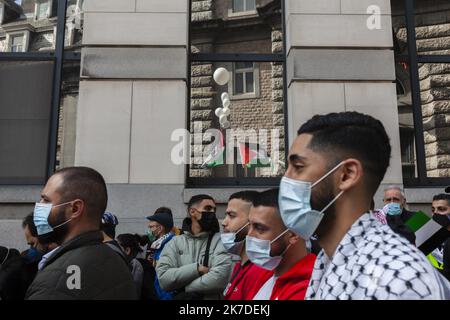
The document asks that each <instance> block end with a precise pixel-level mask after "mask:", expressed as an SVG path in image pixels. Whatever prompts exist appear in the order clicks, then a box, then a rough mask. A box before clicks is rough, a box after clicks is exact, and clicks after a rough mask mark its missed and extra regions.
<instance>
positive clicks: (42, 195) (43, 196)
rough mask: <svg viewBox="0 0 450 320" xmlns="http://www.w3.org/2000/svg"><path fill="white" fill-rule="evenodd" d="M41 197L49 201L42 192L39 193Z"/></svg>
mask: <svg viewBox="0 0 450 320" xmlns="http://www.w3.org/2000/svg"><path fill="white" fill-rule="evenodd" d="M41 199H44V200H47V201H49V200H50V199H49V198H48V197H47V196H46V195H45V194H43V193H41Z"/></svg>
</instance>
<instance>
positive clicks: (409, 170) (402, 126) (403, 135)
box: [395, 63, 417, 178]
mask: <svg viewBox="0 0 450 320" xmlns="http://www.w3.org/2000/svg"><path fill="white" fill-rule="evenodd" d="M395 70H396V77H397V79H396V82H397V105H398V119H399V130H400V146H401V160H402V173H403V178H416V177H417V170H416V169H417V168H416V149H415V135H414V132H415V128H414V113H413V105H412V99H411V80H410V73H409V66H408V64H407V63H397V64H396V66H395Z"/></svg>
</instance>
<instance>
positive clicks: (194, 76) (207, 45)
mask: <svg viewBox="0 0 450 320" xmlns="http://www.w3.org/2000/svg"><path fill="white" fill-rule="evenodd" d="M191 10H192V16H191V21H192V23H202V22H206V21H209V20H212V19H213V17H214V5H213V1H212V0H192V7H191ZM194 41H195V40H194ZM212 50H213V43H212V40H211V41H203V42H202V43H201V44H199V45H197V44H195V43H194V45H193V46H191V52H192V53H198V52H211V51H212ZM213 72H214V65H213V64H212V63H204V62H195V63H193V64H192V66H191V102H190V103H191V106H190V107H191V112H190V119H191V122H190V123H191V127H190V130H191V132H192V133H193V134H194V135H193V139H192V141H191V146H192V149H191V160H192V163H191V165H190V166H189V176H190V177H195V178H205V177H210V176H211V174H212V169H211V168H208V167H202V164H203V157H202V155H203V154H204V153H205V154H206V151H207V150H209V149H210V148H209V149H206V148H208V147H207V146H206V145H209V144H211V138H210V137H207V136H206V135H205V134H204V132H205V131H206V130H208V129H210V128H212V127H213V119H214V117H215V115H214V110H215V108H217V106H216V104H215V100H214V96H215V91H214V80H213Z"/></svg>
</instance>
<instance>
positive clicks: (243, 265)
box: [222, 191, 271, 300]
mask: <svg viewBox="0 0 450 320" xmlns="http://www.w3.org/2000/svg"><path fill="white" fill-rule="evenodd" d="M257 194H258V192H256V191H241V192H236V193H234V194H232V195H231V196H230V198H229V200H228V206H227V209H226V212H225V219H224V220H223V222H222V227H223V233H222V243H223V245H224V247H225V248H226V249H227V250H228V252H230V253H231V255H232V259H233V260H234V261H236V263H235V265H234V268H233V272H232V273H231V278H230V281H229V282H228V285H227V287H226V288H225V290H224V299H225V300H252V299H253V297H254V296H255V294H256V292H257V291H258V290H259V288H260V286H261V285H260V284H259V282H260V281H261V279H263V280H267V279H268V278H269V277H270V276H271V275H270V274H267V272H266V270H264V269H262V268H260V267H258V266H256V265H255V264H253V263H252V262H251V261H250V260H249V259H248V257H247V254H246V252H245V237H246V235H247V232H248V224H249V223H248V214H249V211H250V208H251V207H252V203H253V199H254V197H255V196H256V195H257Z"/></svg>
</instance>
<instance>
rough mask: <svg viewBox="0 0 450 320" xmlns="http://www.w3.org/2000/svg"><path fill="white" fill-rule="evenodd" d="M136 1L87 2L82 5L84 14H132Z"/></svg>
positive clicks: (106, 0)
mask: <svg viewBox="0 0 450 320" xmlns="http://www.w3.org/2000/svg"><path fill="white" fill-rule="evenodd" d="M135 10H136V0H87V1H84V3H83V11H84V12H134V11H135Z"/></svg>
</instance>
